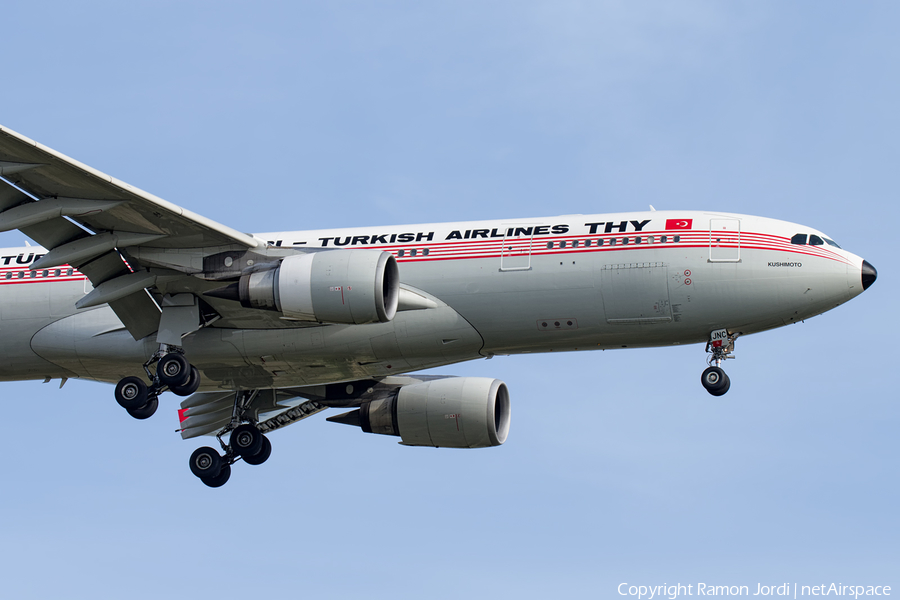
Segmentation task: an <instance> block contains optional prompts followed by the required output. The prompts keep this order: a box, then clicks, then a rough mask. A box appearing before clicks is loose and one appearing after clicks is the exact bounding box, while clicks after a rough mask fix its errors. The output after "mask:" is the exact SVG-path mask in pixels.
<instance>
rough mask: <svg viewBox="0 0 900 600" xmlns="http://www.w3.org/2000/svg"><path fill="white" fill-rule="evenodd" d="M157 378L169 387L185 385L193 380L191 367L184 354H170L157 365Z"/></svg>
mask: <svg viewBox="0 0 900 600" xmlns="http://www.w3.org/2000/svg"><path fill="white" fill-rule="evenodd" d="M156 376H157V377H159V380H160V381H161V382H162V383H163V384H164V385H167V386H169V387H172V386H173V385H185V384H187V382H188V380H189V379H190V378H191V365H190V363H189V362H188V361H187V359H186V358H185V357H184V355H183V354H178V353H177V352H170V353H168V354H166V355H165V356H163V357H162V358H161V359H160V360H159V363H157V365H156Z"/></svg>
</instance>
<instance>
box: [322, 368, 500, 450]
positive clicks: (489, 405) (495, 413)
mask: <svg viewBox="0 0 900 600" xmlns="http://www.w3.org/2000/svg"><path fill="white" fill-rule="evenodd" d="M349 414H350V413H348V415H347V416H349ZM342 416H345V415H342ZM353 416H354V417H357V416H358V423H359V426H360V427H361V428H362V430H363V431H365V432H367V433H381V434H385V435H396V436H400V439H401V440H402V442H401V443H403V444H405V445H407V446H433V447H442V448H487V447H490V446H499V445H500V444H502V443H503V442H505V441H506V436H507V435H508V434H509V421H510V405H509V390H507V388H506V384H505V383H503V382H502V381H500V380H498V379H488V378H486V377H449V378H447V379H436V380H434V381H426V382H423V383H414V384H411V385H405V386H403V387H401V388H400V389H399V391H398V392H397V395H396V396H394V397H390V398H386V399H384V400H373V401H371V402H366V403H364V404H363V405H362V406H361V407H360V409H359V413H358V415H353ZM334 420H336V421H338V422H348V421H347V420H341V419H340V418H335V419H334ZM355 420H356V418H354V419H353V421H355Z"/></svg>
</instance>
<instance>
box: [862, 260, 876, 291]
mask: <svg viewBox="0 0 900 600" xmlns="http://www.w3.org/2000/svg"><path fill="white" fill-rule="evenodd" d="M877 277H878V271H876V270H875V267H873V266H872V265H870V264H869V261H867V260H864V261H863V264H862V286H863V290H867V289H869V286H870V285H872V284H873V283H875V279H876V278H877Z"/></svg>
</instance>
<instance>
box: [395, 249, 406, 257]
mask: <svg viewBox="0 0 900 600" xmlns="http://www.w3.org/2000/svg"><path fill="white" fill-rule="evenodd" d="M397 256H406V250H397Z"/></svg>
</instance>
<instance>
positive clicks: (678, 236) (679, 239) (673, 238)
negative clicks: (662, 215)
mask: <svg viewBox="0 0 900 600" xmlns="http://www.w3.org/2000/svg"><path fill="white" fill-rule="evenodd" d="M672 241H673V242H675V243H676V244H677V243H678V242H680V241H681V236H680V235H673V236H672Z"/></svg>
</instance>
